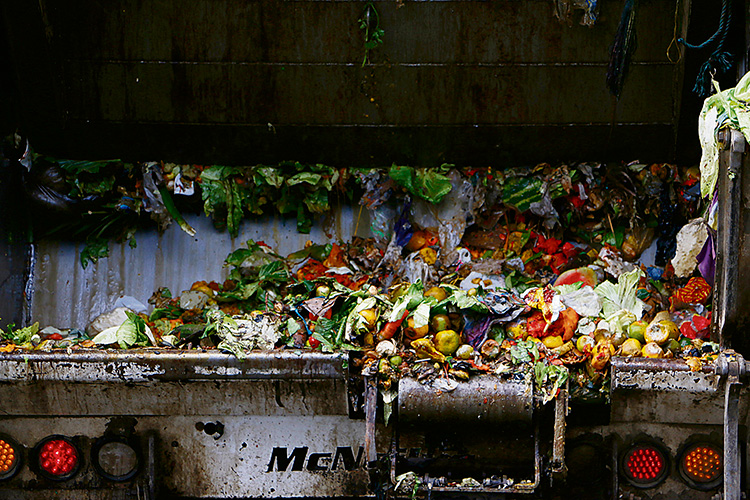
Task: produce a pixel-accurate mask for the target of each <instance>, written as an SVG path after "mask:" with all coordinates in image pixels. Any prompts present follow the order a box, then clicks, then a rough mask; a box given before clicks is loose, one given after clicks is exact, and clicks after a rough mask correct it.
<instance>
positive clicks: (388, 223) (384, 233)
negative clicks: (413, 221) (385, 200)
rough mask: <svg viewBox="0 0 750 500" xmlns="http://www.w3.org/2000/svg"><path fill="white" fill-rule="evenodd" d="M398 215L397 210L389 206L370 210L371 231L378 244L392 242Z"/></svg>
mask: <svg viewBox="0 0 750 500" xmlns="http://www.w3.org/2000/svg"><path fill="white" fill-rule="evenodd" d="M397 215H398V212H397V211H396V209H395V208H393V207H391V206H389V205H380V206H378V207H377V208H374V209H372V210H370V231H372V235H373V236H374V237H375V239H376V240H377V241H378V242H380V243H382V244H385V242H387V241H388V240H390V238H391V235H393V226H394V223H395V221H396V216H397Z"/></svg>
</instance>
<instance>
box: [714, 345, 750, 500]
mask: <svg viewBox="0 0 750 500" xmlns="http://www.w3.org/2000/svg"><path fill="white" fill-rule="evenodd" d="M716 374H717V375H719V376H720V377H721V379H722V380H723V381H724V391H725V392H724V496H723V500H740V498H741V496H742V489H741V486H740V481H741V478H742V461H741V456H740V446H739V404H740V389H742V385H743V380H744V379H745V378H746V377H747V367H746V364H745V360H744V358H743V357H742V355H741V354H738V353H736V352H735V351H733V350H731V349H727V350H725V351H723V352H722V353H721V355H720V356H719V359H718V360H717V361H716Z"/></svg>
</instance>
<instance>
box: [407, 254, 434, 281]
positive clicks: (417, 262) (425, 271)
mask: <svg viewBox="0 0 750 500" xmlns="http://www.w3.org/2000/svg"><path fill="white" fill-rule="evenodd" d="M401 273H402V275H403V276H404V278H406V281H408V282H409V283H416V282H417V280H422V283H435V282H437V281H438V275H437V271H436V270H435V268H434V267H433V266H431V265H429V264H427V263H425V261H424V259H422V256H421V255H420V254H419V252H413V253H411V254H410V255H409V256H408V257H407V258H406V260H405V261H404V262H403V265H402V266H401Z"/></svg>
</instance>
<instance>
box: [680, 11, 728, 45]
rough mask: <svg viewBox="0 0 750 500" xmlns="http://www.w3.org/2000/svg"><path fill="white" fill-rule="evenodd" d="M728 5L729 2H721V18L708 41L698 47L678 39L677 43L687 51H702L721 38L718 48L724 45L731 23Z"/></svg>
mask: <svg viewBox="0 0 750 500" xmlns="http://www.w3.org/2000/svg"><path fill="white" fill-rule="evenodd" d="M730 4H731V2H730V0H722V2H721V17H720V18H719V27H718V29H717V30H716V33H714V34H713V35H711V37H710V38H709V39H708V40H706V41H705V42H703V43H700V44H698V45H693V44H692V43H688V41H687V40H685V39H684V38H678V39H677V43H681V44H682V45H684V46H685V47H687V48H688V49H704V48H706V47H707V46H709V45H711V44H712V43H714V42H715V41H716V40H718V39H719V38H721V42H720V43H719V46H721V45H724V40H726V38H727V32H728V31H729V30H728V29H727V28H728V26H729V24H730V23H731V22H732V9H730V8H729V7H730Z"/></svg>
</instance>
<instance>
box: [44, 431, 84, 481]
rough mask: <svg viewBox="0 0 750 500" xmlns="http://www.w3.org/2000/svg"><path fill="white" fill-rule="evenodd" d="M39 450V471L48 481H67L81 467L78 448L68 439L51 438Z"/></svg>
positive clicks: (60, 437)
mask: <svg viewBox="0 0 750 500" xmlns="http://www.w3.org/2000/svg"><path fill="white" fill-rule="evenodd" d="M37 448H38V465H39V470H40V471H41V473H42V475H43V476H45V477H47V478H48V479H53V480H55V481H65V480H66V479H70V478H71V477H73V476H74V475H75V473H76V472H78V469H79V468H80V466H81V460H80V453H79V452H78V448H76V446H75V445H74V444H73V443H72V442H71V441H70V440H69V439H68V438H66V437H62V436H50V437H48V438H47V439H45V440H44V441H42V442H41V443H39V445H37Z"/></svg>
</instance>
